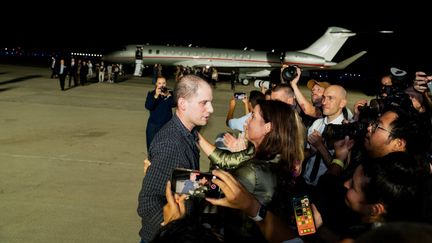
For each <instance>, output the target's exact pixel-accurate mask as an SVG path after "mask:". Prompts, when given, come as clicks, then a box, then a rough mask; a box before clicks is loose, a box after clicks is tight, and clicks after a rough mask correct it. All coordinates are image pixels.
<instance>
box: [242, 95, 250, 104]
mask: <svg viewBox="0 0 432 243" xmlns="http://www.w3.org/2000/svg"><path fill="white" fill-rule="evenodd" d="M242 102H243V103H244V104H246V105H247V104H248V103H249V98H248V96H247V95H245V96H244V97H243V99H242Z"/></svg>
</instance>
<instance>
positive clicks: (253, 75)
mask: <svg viewBox="0 0 432 243" xmlns="http://www.w3.org/2000/svg"><path fill="white" fill-rule="evenodd" d="M354 35H356V33H354V32H352V31H350V30H347V29H344V28H341V27H329V28H328V29H327V31H326V32H325V33H324V34H323V35H322V36H321V37H320V38H319V39H318V40H316V41H315V42H314V43H312V45H310V46H309V47H308V48H306V49H303V50H298V51H287V52H284V53H282V54H280V53H275V52H265V51H254V50H233V49H216V48H201V47H179V46H161V45H128V46H126V47H125V48H124V49H123V50H119V51H115V52H111V53H108V54H107V55H104V57H103V60H104V61H106V62H111V63H125V64H126V63H129V64H133V63H135V64H136V72H135V73H137V70H138V69H139V68H140V67H142V65H153V64H156V63H158V64H162V65H173V66H177V65H180V66H184V67H206V66H207V67H215V68H217V69H218V70H220V69H221V68H222V69H232V70H235V71H236V72H237V73H238V76H239V79H240V80H241V82H242V83H243V84H247V83H249V80H248V79H257V78H261V79H265V77H268V76H269V75H270V72H271V70H273V69H276V68H280V67H281V65H282V64H286V65H297V66H299V67H300V68H302V69H303V70H317V69H331V70H340V69H344V68H346V67H347V66H348V65H350V64H351V63H353V62H354V61H356V60H357V59H358V58H360V57H361V56H363V55H364V54H366V51H361V52H359V53H357V54H355V55H354V56H352V57H349V58H347V59H345V60H343V61H341V62H339V63H336V62H333V61H332V59H333V57H334V56H335V55H336V54H337V52H338V51H339V50H340V49H341V47H342V46H343V45H344V43H345V42H346V40H347V39H348V38H349V37H351V36H354Z"/></svg>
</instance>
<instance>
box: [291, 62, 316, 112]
mask: <svg viewBox="0 0 432 243" xmlns="http://www.w3.org/2000/svg"><path fill="white" fill-rule="evenodd" d="M296 69H297V74H298V75H297V76H296V77H295V78H294V79H293V80H292V81H291V82H290V83H291V87H292V89H293V91H294V94H295V97H296V100H297V102H298V104H299V105H300V107H301V108H302V110H303V112H304V113H305V114H306V115H308V116H311V117H319V115H318V114H317V111H316V110H317V109H316V107H315V106H313V104H312V102H310V101H309V100H308V99H306V97H305V96H304V95H303V93H302V92H301V91H300V89H299V87H298V85H297V84H298V81H299V80H300V76H301V69H300V68H298V67H296Z"/></svg>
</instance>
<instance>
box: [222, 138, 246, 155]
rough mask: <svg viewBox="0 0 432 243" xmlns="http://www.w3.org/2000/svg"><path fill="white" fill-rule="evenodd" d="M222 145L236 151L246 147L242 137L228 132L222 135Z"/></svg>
mask: <svg viewBox="0 0 432 243" xmlns="http://www.w3.org/2000/svg"><path fill="white" fill-rule="evenodd" d="M224 145H225V146H226V147H227V148H228V149H229V150H230V151H231V152H238V151H242V150H245V149H246V142H245V139H244V137H238V138H236V137H234V136H233V135H231V134H230V133H225V135H224Z"/></svg>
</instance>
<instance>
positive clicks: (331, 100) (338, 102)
mask: <svg viewBox="0 0 432 243" xmlns="http://www.w3.org/2000/svg"><path fill="white" fill-rule="evenodd" d="M346 97H347V92H346V90H345V89H344V88H343V87H342V86H340V85H330V86H329V87H328V88H326V89H325V91H324V95H323V101H322V104H323V114H324V115H325V116H327V117H328V118H329V121H332V120H333V119H335V118H336V117H338V116H339V115H340V114H341V113H342V109H343V108H344V107H345V106H346V104H347V100H346Z"/></svg>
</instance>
